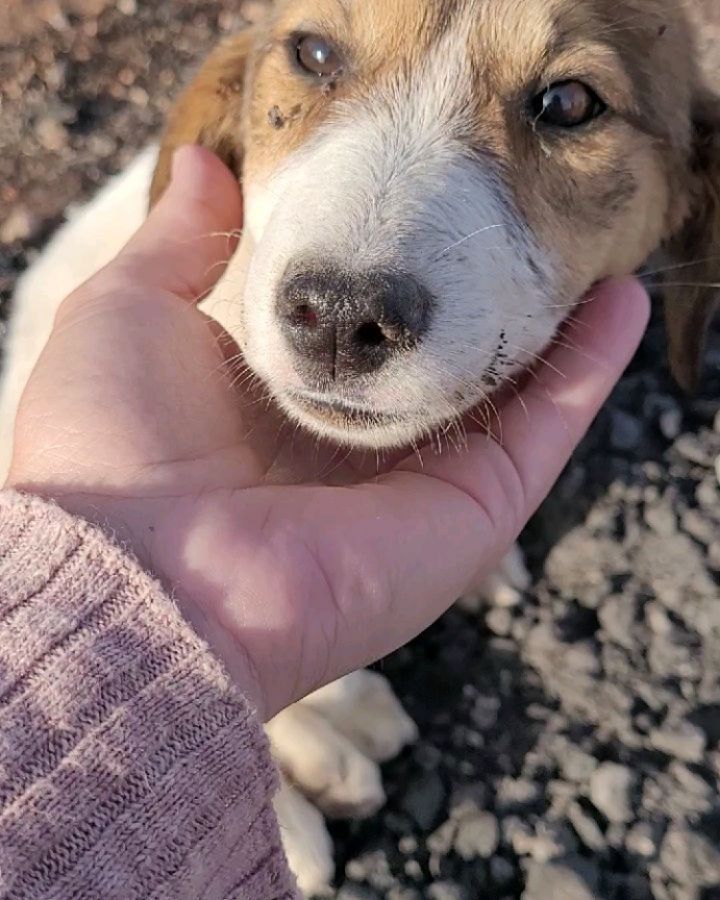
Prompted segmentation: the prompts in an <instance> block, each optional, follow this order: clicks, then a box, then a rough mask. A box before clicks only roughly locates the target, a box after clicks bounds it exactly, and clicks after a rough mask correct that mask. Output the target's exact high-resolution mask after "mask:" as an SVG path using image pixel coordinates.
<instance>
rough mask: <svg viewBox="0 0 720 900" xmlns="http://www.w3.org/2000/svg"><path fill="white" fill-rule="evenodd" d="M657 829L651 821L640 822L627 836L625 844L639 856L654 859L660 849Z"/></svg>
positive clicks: (631, 851)
mask: <svg viewBox="0 0 720 900" xmlns="http://www.w3.org/2000/svg"><path fill="white" fill-rule="evenodd" d="M657 837H658V836H657V830H656V829H655V828H653V826H652V825H650V823H649V822H638V823H637V824H636V825H633V827H632V828H631V829H630V831H628V833H627V835H626V836H625V846H626V847H627V849H628V850H629V851H630V853H634V854H636V855H637V856H642V857H643V858H644V859H652V858H653V857H654V856H655V854H656V853H657V851H658V839H657Z"/></svg>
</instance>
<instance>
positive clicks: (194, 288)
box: [113, 145, 242, 302]
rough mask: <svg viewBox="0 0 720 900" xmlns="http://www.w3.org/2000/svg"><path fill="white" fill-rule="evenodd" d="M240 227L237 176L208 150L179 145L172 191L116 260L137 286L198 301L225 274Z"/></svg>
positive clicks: (160, 202) (157, 206) (240, 199)
mask: <svg viewBox="0 0 720 900" xmlns="http://www.w3.org/2000/svg"><path fill="white" fill-rule="evenodd" d="M241 228H242V195H241V192H240V185H239V183H238V180H237V178H236V176H235V175H233V173H232V172H231V171H230V170H229V169H228V168H227V167H226V166H225V165H223V163H222V162H221V161H220V160H219V159H218V158H217V157H216V156H215V155H214V154H213V153H211V152H210V151H209V150H206V149H205V148H203V147H196V146H191V145H188V146H184V147H180V148H178V150H177V151H176V153H175V156H174V158H173V168H172V180H171V182H170V185H169V186H168V189H167V190H166V192H165V194H164V195H163V196H162V198H161V199H160V201H159V202H158V204H157V205H156V206H155V207H154V209H153V210H152V211H151V213H150V215H149V216H148V219H147V221H146V222H145V224H144V225H143V226H142V228H141V229H140V230H139V231H138V232H137V233H136V234H135V236H134V237H133V238H132V239H131V240H130V242H129V243H128V245H127V246H126V247H125V249H124V250H123V252H122V253H121V255H120V256H119V257H118V259H117V261H116V262H117V263H119V264H120V265H121V266H122V269H123V270H125V268H126V266H128V267H131V271H132V277H133V281H134V282H135V283H136V284H141V285H142V286H143V287H146V288H158V289H160V290H166V291H171V292H172V293H173V294H175V295H177V296H178V297H182V298H183V299H185V300H189V301H192V302H195V301H197V300H199V299H201V298H202V297H203V296H204V295H205V294H206V293H207V291H208V290H210V288H212V286H213V285H214V284H215V283H216V282H217V280H218V279H219V277H220V276H221V275H222V273H223V271H224V269H225V266H226V264H227V262H228V261H229V259H230V257H231V256H232V254H233V252H234V250H235V247H236V246H237V242H238V239H239V237H240V231H241ZM113 265H115V264H113Z"/></svg>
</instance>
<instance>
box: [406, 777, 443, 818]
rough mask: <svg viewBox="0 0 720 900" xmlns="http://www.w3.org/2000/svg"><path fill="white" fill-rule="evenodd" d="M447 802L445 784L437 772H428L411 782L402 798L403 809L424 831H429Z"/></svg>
mask: <svg viewBox="0 0 720 900" xmlns="http://www.w3.org/2000/svg"><path fill="white" fill-rule="evenodd" d="M444 803H445V786H444V784H443V782H442V779H441V778H440V776H439V775H438V774H437V773H436V772H428V773H427V774H426V775H423V776H422V777H421V778H418V779H417V780H416V781H414V782H413V783H411V784H410V786H409V787H408V789H407V790H406V791H405V796H404V797H403V798H402V803H401V806H402V810H403V812H405V813H406V814H407V815H408V816H410V818H411V819H412V820H413V822H415V824H416V825H417V826H418V828H420V829H421V830H422V831H429V830H430V829H431V828H432V827H433V825H434V824H435V822H436V821H437V819H438V816H439V815H440V812H441V810H442V808H443V805H444Z"/></svg>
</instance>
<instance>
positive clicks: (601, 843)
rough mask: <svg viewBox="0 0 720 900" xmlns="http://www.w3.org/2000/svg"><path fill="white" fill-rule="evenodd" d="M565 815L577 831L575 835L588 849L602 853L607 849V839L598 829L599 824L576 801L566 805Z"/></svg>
mask: <svg viewBox="0 0 720 900" xmlns="http://www.w3.org/2000/svg"><path fill="white" fill-rule="evenodd" d="M567 817H568V821H569V822H570V824H571V825H572V827H573V828H574V829H575V831H576V832H577V836H578V837H579V838H580V840H581V841H582V843H583V844H584V845H585V846H586V847H587V848H588V850H592V851H593V853H602V852H603V851H604V850H606V849H607V841H606V840H605V836H604V835H603V833H602V831H601V830H600V826H599V825H598V823H597V822H596V821H595V819H593V817H592V816H591V815H590V813H588V812H586V811H585V810H584V809H583V807H582V806H581V805H580V804H579V803H578V802H577V801H574V802H573V803H571V804H570V806H569V807H568V811H567Z"/></svg>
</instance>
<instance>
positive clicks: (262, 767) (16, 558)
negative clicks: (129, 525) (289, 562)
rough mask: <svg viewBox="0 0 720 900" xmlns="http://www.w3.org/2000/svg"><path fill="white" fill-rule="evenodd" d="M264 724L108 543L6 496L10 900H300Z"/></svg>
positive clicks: (3, 798) (4, 691) (0, 700)
mask: <svg viewBox="0 0 720 900" xmlns="http://www.w3.org/2000/svg"><path fill="white" fill-rule="evenodd" d="M276 786H277V775H276V771H275V767H274V765H273V762H272V759H271V757H270V753H269V748H268V745H267V741H266V738H265V734H264V731H263V728H262V726H261V724H260V722H259V721H258V719H257V718H256V716H255V714H254V712H253V710H252V709H251V707H250V706H249V704H248V702H247V701H246V700H245V699H244V697H243V696H242V694H241V693H240V692H239V691H238V690H237V689H236V688H235V687H233V685H232V684H231V683H230V682H229V680H228V678H227V676H226V674H225V672H224V671H223V669H222V667H221V666H220V664H219V662H218V661H217V660H216V659H215V657H214V656H213V655H212V654H211V653H210V651H209V650H208V648H207V647H206V646H205V645H204V644H203V642H202V641H201V640H200V639H199V638H198V637H197V635H196V634H195V633H194V632H193V631H192V629H191V628H190V627H189V626H188V625H187V624H186V623H185V621H184V620H183V619H182V617H181V616H180V614H179V613H178V611H177V610H176V608H175V606H174V604H173V603H172V601H171V600H170V598H169V597H168V596H167V595H166V594H165V593H164V591H163V590H162V588H161V587H160V586H159V584H158V583H157V582H155V581H154V580H153V579H151V578H150V577H149V576H148V575H147V574H146V573H145V572H143V571H142V570H141V568H140V567H139V566H138V565H137V563H136V562H135V561H134V560H133V559H132V558H130V557H129V556H127V555H125V554H124V553H123V552H122V551H121V550H120V549H119V548H118V547H117V546H116V545H115V544H114V543H113V542H112V541H111V540H110V539H109V538H108V537H107V536H106V535H105V534H103V532H101V531H100V530H99V529H97V528H95V527H92V526H91V525H89V524H87V523H86V522H84V521H82V520H80V519H76V518H74V517H72V516H71V515H69V514H67V513H66V512H64V511H63V510H61V509H60V508H59V507H57V506H55V505H54V504H52V503H47V502H44V501H43V500H40V499H37V498H35V497H30V496H27V495H22V494H18V493H15V492H13V491H3V492H0V897H1V898H13V900H14V898H17V900H20V898H22V900H35V898H50V897H52V898H53V900H70V898H73V900H135V898H138V900H139V898H142V900H145V898H152V900H201V898H202V900H235V898H237V900H281V898H282V900H290V898H297V897H299V894H298V893H297V889H296V888H295V882H294V879H293V877H292V876H291V874H290V872H289V870H288V867H287V862H286V859H285V856H284V853H283V850H282V845H281V842H280V836H279V831H278V825H277V820H276V818H275V815H274V812H273V809H272V797H273V794H274V792H275V790H276Z"/></svg>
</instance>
